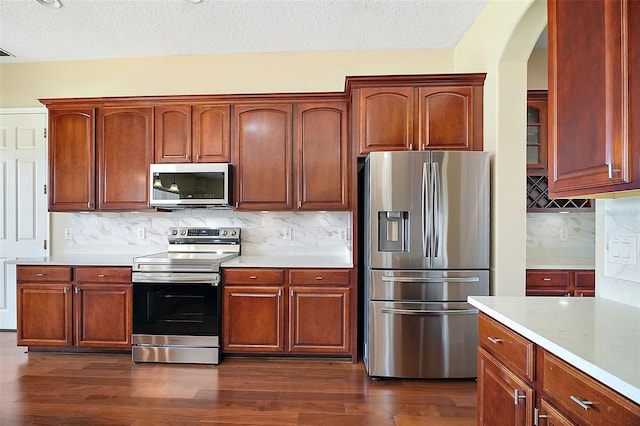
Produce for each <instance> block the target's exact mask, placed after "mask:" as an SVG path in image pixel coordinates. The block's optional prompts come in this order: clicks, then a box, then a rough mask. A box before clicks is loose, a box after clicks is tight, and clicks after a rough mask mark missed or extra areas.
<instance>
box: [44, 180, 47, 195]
mask: <svg viewBox="0 0 640 426" xmlns="http://www.w3.org/2000/svg"><path fill="white" fill-rule="evenodd" d="M44 195H47V184H46V183H45V184H44Z"/></svg>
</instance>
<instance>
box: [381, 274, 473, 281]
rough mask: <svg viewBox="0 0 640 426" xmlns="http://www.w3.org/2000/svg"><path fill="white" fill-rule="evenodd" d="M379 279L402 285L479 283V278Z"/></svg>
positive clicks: (383, 277) (386, 277)
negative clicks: (419, 283)
mask: <svg viewBox="0 0 640 426" xmlns="http://www.w3.org/2000/svg"><path fill="white" fill-rule="evenodd" d="M380 279H381V280H382V281H385V282H400V283H403V282H404V283H418V282H425V283H442V282H446V283H477V282H479V281H480V277H464V278H456V277H451V278H447V277H440V278H433V277H390V276H388V275H383V276H382V277H380Z"/></svg>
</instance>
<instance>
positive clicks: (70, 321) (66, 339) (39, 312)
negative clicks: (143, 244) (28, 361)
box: [17, 266, 132, 350]
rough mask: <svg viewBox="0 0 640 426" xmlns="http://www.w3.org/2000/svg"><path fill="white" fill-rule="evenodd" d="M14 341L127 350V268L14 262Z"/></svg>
mask: <svg viewBox="0 0 640 426" xmlns="http://www.w3.org/2000/svg"><path fill="white" fill-rule="evenodd" d="M17 281H18V288H17V290H18V291H17V305H18V306H17V311H18V345H20V346H29V347H52V348H67V349H74V348H75V349H82V348H95V349H109V350H111V349H124V350H130V349H131V331H132V317H131V301H132V299H131V296H132V288H131V268H128V267H75V268H74V267H70V266H18V268H17Z"/></svg>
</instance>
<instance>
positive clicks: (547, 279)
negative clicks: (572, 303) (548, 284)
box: [542, 278, 551, 281]
mask: <svg viewBox="0 0 640 426" xmlns="http://www.w3.org/2000/svg"><path fill="white" fill-rule="evenodd" d="M542 281H551V278H543V279H542Z"/></svg>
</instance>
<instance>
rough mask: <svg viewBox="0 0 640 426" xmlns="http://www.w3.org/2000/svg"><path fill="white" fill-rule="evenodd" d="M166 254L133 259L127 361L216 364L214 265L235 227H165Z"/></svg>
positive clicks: (236, 250) (229, 254) (229, 246)
mask: <svg viewBox="0 0 640 426" xmlns="http://www.w3.org/2000/svg"><path fill="white" fill-rule="evenodd" d="M167 239H168V242H169V248H168V251H167V252H163V253H157V254H152V255H149V256H142V257H136V258H135V259H134V260H133V276H132V278H133V345H132V352H131V356H132V360H133V362H136V363H137V362H167V363H193V364H218V363H219V362H220V331H221V320H222V316H221V307H222V290H221V282H220V264H221V263H222V262H223V261H225V260H228V259H231V258H233V257H236V256H238V255H239V254H240V229H239V228H194V227H176V228H169V230H168V236H167Z"/></svg>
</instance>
